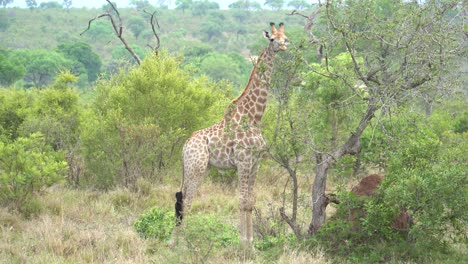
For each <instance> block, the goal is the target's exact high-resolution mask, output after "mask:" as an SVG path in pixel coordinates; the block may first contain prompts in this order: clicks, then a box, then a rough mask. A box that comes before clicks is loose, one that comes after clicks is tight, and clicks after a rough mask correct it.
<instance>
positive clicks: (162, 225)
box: [134, 207, 175, 241]
mask: <svg viewBox="0 0 468 264" xmlns="http://www.w3.org/2000/svg"><path fill="white" fill-rule="evenodd" d="M174 226H175V218H174V213H173V212H169V211H165V210H162V209H160V208H158V207H154V208H152V209H150V210H149V211H147V212H145V213H143V214H142V215H141V216H140V218H139V219H138V220H137V221H136V222H135V224H134V227H135V229H136V231H137V232H138V233H139V234H140V235H141V236H142V237H144V238H156V239H159V240H163V241H166V240H169V238H170V237H171V233H172V230H173V229H174Z"/></svg>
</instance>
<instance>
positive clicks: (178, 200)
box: [175, 192, 184, 225]
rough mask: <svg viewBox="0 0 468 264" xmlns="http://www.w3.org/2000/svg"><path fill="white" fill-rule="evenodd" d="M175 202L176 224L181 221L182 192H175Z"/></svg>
mask: <svg viewBox="0 0 468 264" xmlns="http://www.w3.org/2000/svg"><path fill="white" fill-rule="evenodd" d="M175 197H176V203H175V217H176V225H180V223H182V218H184V217H183V215H182V208H183V194H182V192H176V194H175Z"/></svg>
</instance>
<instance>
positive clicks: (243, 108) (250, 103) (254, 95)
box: [225, 45, 275, 125]
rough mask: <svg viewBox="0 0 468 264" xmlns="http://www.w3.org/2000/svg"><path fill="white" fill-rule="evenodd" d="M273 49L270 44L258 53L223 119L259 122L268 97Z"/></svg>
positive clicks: (255, 123)
mask: <svg viewBox="0 0 468 264" xmlns="http://www.w3.org/2000/svg"><path fill="white" fill-rule="evenodd" d="M274 56H275V51H274V50H273V47H272V45H269V46H268V47H267V48H266V49H264V50H263V51H262V53H260V56H259V57H258V59H257V63H256V64H255V67H254V68H253V70H252V73H251V74H250V78H249V82H248V83H247V86H246V87H245V89H244V91H243V92H242V94H241V95H240V96H239V97H238V98H237V99H234V100H233V101H232V102H231V104H230V105H229V106H228V107H227V109H226V112H225V119H229V120H235V121H237V122H239V121H240V120H241V119H243V120H246V121H248V122H250V123H252V124H254V125H257V124H259V123H260V122H261V120H262V117H263V113H264V112H265V107H266V103H267V98H268V88H269V86H270V80H271V73H272V71H273V60H274Z"/></svg>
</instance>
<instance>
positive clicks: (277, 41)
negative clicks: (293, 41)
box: [263, 22, 289, 51]
mask: <svg viewBox="0 0 468 264" xmlns="http://www.w3.org/2000/svg"><path fill="white" fill-rule="evenodd" d="M270 26H271V34H270V33H268V32H267V31H263V36H264V37H265V38H266V39H268V40H269V41H270V45H272V46H273V50H274V51H280V50H286V49H287V46H288V45H289V40H288V37H286V35H285V34H284V24H283V23H280V24H279V29H276V26H275V23H273V22H270Z"/></svg>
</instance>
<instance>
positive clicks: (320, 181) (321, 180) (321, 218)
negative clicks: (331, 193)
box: [308, 153, 333, 235]
mask: <svg viewBox="0 0 468 264" xmlns="http://www.w3.org/2000/svg"><path fill="white" fill-rule="evenodd" d="M315 157H316V160H317V167H316V168H315V179H314V184H313V185H312V222H311V223H310V225H309V230H308V233H309V235H313V234H316V233H317V232H318V231H319V230H320V227H321V226H322V225H323V223H325V215H326V214H325V208H326V206H327V204H326V203H325V201H326V198H325V188H326V186H327V172H328V169H329V168H330V165H332V164H333V162H332V159H331V156H327V157H325V158H323V156H322V154H321V153H316V154H315Z"/></svg>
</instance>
